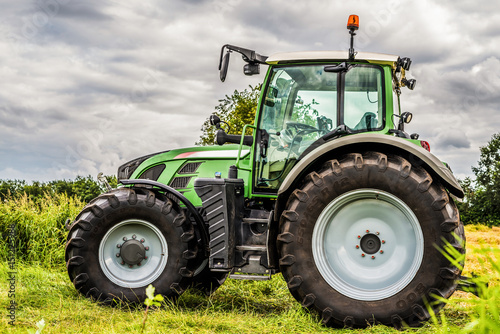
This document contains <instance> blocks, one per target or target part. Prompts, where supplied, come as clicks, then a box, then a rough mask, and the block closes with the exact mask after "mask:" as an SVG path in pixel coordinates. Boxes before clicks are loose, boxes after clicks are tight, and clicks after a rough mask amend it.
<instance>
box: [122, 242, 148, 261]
mask: <svg viewBox="0 0 500 334" xmlns="http://www.w3.org/2000/svg"><path fill="white" fill-rule="evenodd" d="M120 257H121V258H122V260H123V261H124V262H125V263H126V264H128V265H131V266H133V265H135V264H139V263H141V261H142V260H144V258H145V257H146V248H145V247H144V245H143V244H142V243H141V242H140V241H138V240H135V239H131V240H127V241H125V242H124V243H123V245H122V246H121V247H120Z"/></svg>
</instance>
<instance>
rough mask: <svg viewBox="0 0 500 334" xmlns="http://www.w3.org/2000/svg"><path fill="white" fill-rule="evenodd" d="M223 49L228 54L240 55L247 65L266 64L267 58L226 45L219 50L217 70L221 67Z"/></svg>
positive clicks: (248, 50) (247, 50)
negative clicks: (236, 53) (232, 52)
mask: <svg viewBox="0 0 500 334" xmlns="http://www.w3.org/2000/svg"><path fill="white" fill-rule="evenodd" d="M224 49H227V50H228V51H229V52H230V51H234V52H238V53H240V54H241V55H242V56H243V60H245V61H246V62H247V63H257V64H265V63H266V59H267V56H263V55H260V54H258V53H256V52H255V51H253V50H250V49H245V48H241V47H239V46H234V45H230V44H226V45H224V46H222V49H221V50H220V59H219V70H220V69H221V67H222V58H223V57H224Z"/></svg>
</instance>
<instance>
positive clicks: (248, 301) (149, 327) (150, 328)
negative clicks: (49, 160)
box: [0, 198, 500, 334]
mask: <svg viewBox="0 0 500 334" xmlns="http://www.w3.org/2000/svg"><path fill="white" fill-rule="evenodd" d="M25 200H26V201H27V203H24V204H22V203H17V204H16V205H14V204H12V205H11V206H10V207H9V206H8V205H9V204H8V203H7V204H5V203H4V204H2V205H0V219H2V217H4V218H5V217H7V215H12V214H14V211H15V212H16V214H17V216H15V217H14V218H15V222H16V224H18V225H19V226H20V232H19V239H20V240H24V241H23V242H24V243H27V242H30V238H33V233H34V232H33V231H32V230H31V229H29V228H25V230H21V229H22V228H24V227H23V226H24V225H23V224H29V225H31V226H34V225H36V224H46V225H47V226H46V227H45V229H43V231H38V232H37V233H42V235H43V238H42V240H38V241H36V242H35V241H34V242H32V243H31V244H28V245H24V244H23V245H20V246H22V247H26V249H27V250H29V251H28V253H29V256H26V257H22V258H21V255H19V256H18V259H17V263H16V274H15V276H16V285H15V302H16V303H17V309H16V311H15V317H16V320H15V325H14V326H12V325H9V321H10V319H9V318H8V316H7V309H6V306H8V305H9V303H10V302H11V300H12V298H11V297H9V291H8V290H9V284H8V283H9V282H8V279H9V277H10V274H9V273H10V272H11V270H10V268H9V266H8V262H7V261H6V259H5V258H3V259H2V262H1V264H0V282H1V283H0V305H1V306H2V317H1V318H0V332H8V333H29V332H30V331H31V332H33V333H35V331H36V329H37V326H36V324H37V322H39V321H40V320H42V319H43V320H44V322H45V327H44V329H43V331H42V332H41V333H120V334H121V333H124V332H140V331H141V327H142V322H143V318H144V308H143V307H128V306H126V305H124V306H122V307H105V306H99V305H98V304H96V303H93V302H91V301H89V300H87V299H86V298H84V297H82V296H80V295H79V294H78V293H77V291H76V290H75V289H74V287H73V285H72V283H71V282H70V281H69V278H68V276H67V274H66V268H65V267H64V263H63V260H62V259H61V257H62V256H63V248H62V249H61V247H63V244H64V242H61V241H58V238H59V233H61V232H60V231H59V230H60V229H61V228H62V225H63V224H64V220H65V218H64V217H65V216H66V215H68V214H73V207H74V206H75V205H76V206H78V205H79V203H72V202H71V200H70V199H68V198H62V199H60V200H59V201H58V202H57V205H55V204H54V203H52V205H46V206H44V205H45V204H43V203H42V204H37V206H36V207H30V206H29V203H28V202H29V201H28V200H27V199H25ZM23 205H24V207H23ZM9 210H11V211H9ZM12 210H14V211H12ZM44 210H45V211H47V210H51V211H50V213H46V214H42V212H45V211H44ZM2 215H3V216H2ZM50 217H56V219H50ZM54 220H55V221H56V222H54ZM2 233H5V231H2ZM466 236H467V259H466V267H465V269H464V274H465V275H467V276H471V275H479V276H480V277H479V278H478V279H479V280H483V281H488V282H489V285H490V287H489V288H488V290H487V291H486V293H487V296H488V297H489V298H488V299H486V300H482V299H479V298H477V297H475V296H473V295H472V294H468V293H464V292H456V293H455V294H454V295H453V296H452V298H451V299H450V302H449V304H448V305H447V306H446V307H445V308H444V310H443V311H442V312H441V313H440V314H439V315H438V316H437V318H438V319H436V321H435V322H432V321H431V322H429V323H427V324H426V325H424V326H423V327H421V328H417V329H410V330H409V332H411V333H455V332H456V333H464V332H470V333H480V332H482V333H500V319H499V315H498V309H499V306H500V305H499V304H500V253H499V245H500V228H498V227H494V228H488V227H485V226H480V225H475V226H467V227H466ZM42 241H44V242H42ZM2 247H7V246H6V245H5V244H4V245H3V246H2ZM37 247H38V248H37ZM44 247H45V248H44ZM53 247H55V248H56V249H52V248H53ZM30 248H31V249H30ZM37 254H47V256H48V257H49V258H47V259H45V258H44V256H45V255H37ZM144 332H145V333H399V332H398V331H396V330H394V329H392V328H389V327H385V326H374V327H369V328H367V329H364V330H350V329H331V328H325V327H323V326H322V325H321V324H320V321H319V319H318V318H317V317H316V316H315V315H314V314H312V313H309V312H307V311H305V310H303V309H302V308H301V307H300V305H299V303H297V302H296V301H295V300H294V299H293V297H292V296H291V295H290V293H289V292H288V289H287V287H286V284H285V283H284V281H283V279H282V278H281V276H280V275H276V276H274V277H273V279H272V280H270V281H264V282H253V281H236V280H227V281H226V283H224V285H223V286H222V287H221V288H220V289H219V290H217V291H216V292H215V293H214V294H213V295H212V296H210V297H206V296H204V295H200V294H198V293H197V292H196V291H191V290H188V291H187V292H186V293H184V294H183V295H182V296H181V297H180V298H179V299H178V300H177V301H176V302H170V301H166V302H164V303H163V304H162V306H161V307H160V308H155V309H152V310H150V311H149V313H148V318H147V323H146V329H145V331H144Z"/></svg>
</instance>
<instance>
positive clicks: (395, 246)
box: [312, 189, 424, 301]
mask: <svg viewBox="0 0 500 334" xmlns="http://www.w3.org/2000/svg"><path fill="white" fill-rule="evenodd" d="M377 239H378V240H379V241H377ZM361 241H363V244H361ZM377 242H379V244H380V246H379V247H380V248H377V245H378V244H377ZM312 245H313V246H312V252H313V258H314V262H315V264H316V267H317V268H318V270H319V272H320V273H321V275H322V277H323V278H324V279H325V281H326V282H327V283H328V284H329V285H330V286H331V287H332V288H334V289H335V290H336V291H338V292H339V293H341V294H343V295H345V296H347V297H350V298H353V299H357V300H365V301H374V300H380V299H384V298H388V297H390V296H393V295H395V294H396V293H398V292H399V291H401V290H402V289H403V288H404V287H406V286H407V285H408V284H409V283H410V282H411V281H412V280H413V278H414V277H415V275H416V273H417V271H418V269H419V268H420V265H421V263H422V258H423V254H424V237H423V234H422V230H421V228H420V224H419V222H418V219H417V217H416V216H415V214H414V213H413V211H412V210H411V209H410V208H409V207H408V206H407V205H406V204H405V203H404V202H403V201H402V200H400V199H399V198H398V197H396V196H394V195H392V194H390V193H387V192H385V191H381V190H376V189H359V190H354V191H350V192H348V193H345V194H343V195H341V196H339V197H337V198H336V199H334V200H333V201H332V202H330V203H329V204H328V205H327V206H326V207H325V208H324V209H323V211H322V212H321V214H320V215H319V217H318V220H317V222H316V225H315V226H314V230H313V236H312ZM375 250H376V252H374V251H375ZM373 252H374V253H373Z"/></svg>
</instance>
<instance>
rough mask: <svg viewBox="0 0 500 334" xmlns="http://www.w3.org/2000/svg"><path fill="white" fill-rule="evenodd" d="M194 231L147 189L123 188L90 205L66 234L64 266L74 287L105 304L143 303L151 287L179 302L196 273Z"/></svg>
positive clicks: (172, 206) (177, 211)
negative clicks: (122, 302) (176, 298)
mask: <svg viewBox="0 0 500 334" xmlns="http://www.w3.org/2000/svg"><path fill="white" fill-rule="evenodd" d="M197 253H198V252H197V241H196V238H195V233H194V227H193V225H192V224H191V222H190V221H189V219H186V217H185V215H184V214H183V213H182V211H181V210H180V208H179V207H178V205H177V204H175V203H174V202H172V201H171V200H170V199H168V198H167V197H165V196H163V195H161V194H156V193H154V192H152V191H150V190H147V189H139V188H137V189H129V188H121V189H116V190H113V191H111V192H109V193H106V194H103V195H101V196H99V197H97V198H96V199H94V200H93V201H92V202H91V203H89V204H88V205H87V206H86V207H85V208H84V209H83V210H82V212H81V213H80V214H79V215H78V216H77V217H76V219H75V222H74V224H73V225H72V227H71V230H70V232H69V235H68V242H67V244H66V261H67V269H68V274H69V277H70V279H71V281H72V282H73V284H74V286H75V288H76V289H77V290H78V291H79V292H80V293H82V294H84V295H85V296H86V297H88V298H92V299H95V300H99V301H102V302H105V303H111V302H113V301H115V302H117V301H125V302H140V303H142V302H143V301H144V300H145V299H146V297H147V296H146V292H145V288H146V287H147V286H148V285H149V284H152V285H153V286H154V287H155V288H156V290H155V292H156V293H158V294H162V295H164V296H165V297H170V298H173V297H176V296H178V295H179V294H181V293H182V292H183V291H184V290H185V289H186V288H187V287H188V285H189V283H190V282H191V277H192V276H193V271H194V269H195V268H196V267H195V265H196V261H195V259H196V257H197Z"/></svg>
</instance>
